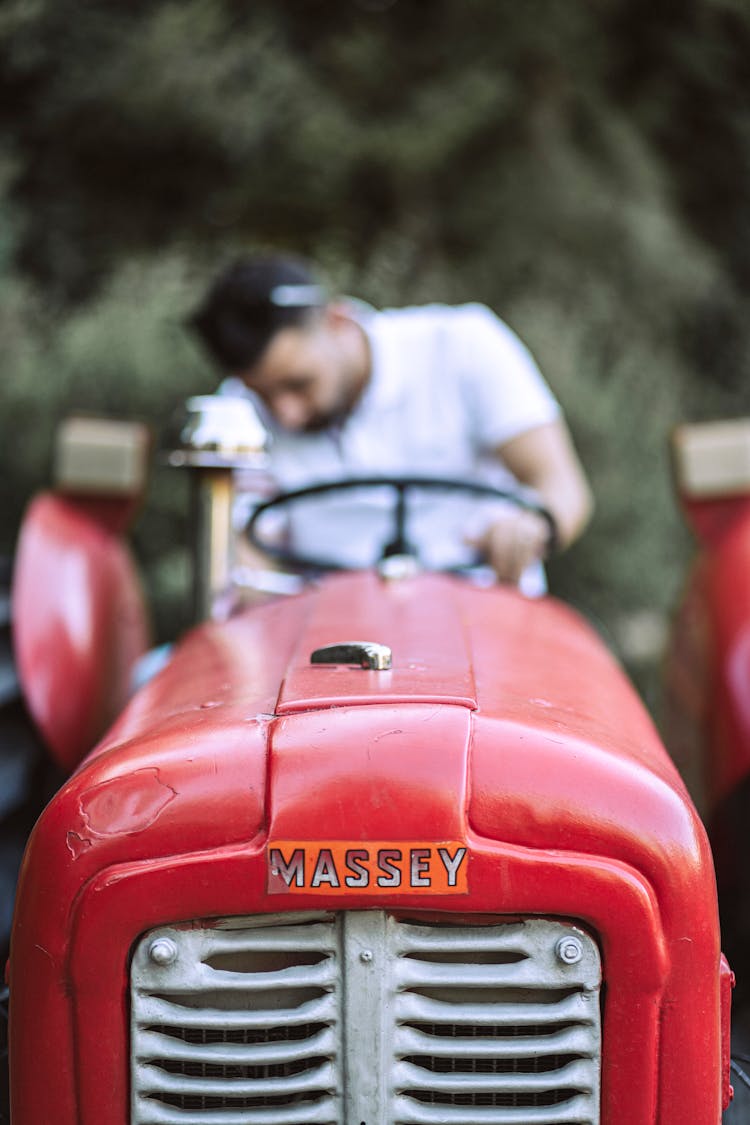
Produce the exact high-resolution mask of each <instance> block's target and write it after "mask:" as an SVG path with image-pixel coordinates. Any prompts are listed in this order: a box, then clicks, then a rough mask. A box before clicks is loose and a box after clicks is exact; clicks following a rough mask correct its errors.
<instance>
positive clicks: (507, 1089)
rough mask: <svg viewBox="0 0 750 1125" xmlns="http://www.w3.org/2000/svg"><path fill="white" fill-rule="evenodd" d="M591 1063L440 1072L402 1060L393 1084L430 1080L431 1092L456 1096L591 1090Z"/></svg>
mask: <svg viewBox="0 0 750 1125" xmlns="http://www.w3.org/2000/svg"><path fill="white" fill-rule="evenodd" d="M590 1072H591V1067H590V1066H588V1065H587V1064H586V1063H585V1062H578V1061H577V1062H574V1063H569V1064H568V1065H567V1066H564V1067H561V1068H559V1069H558V1070H555V1071H552V1072H549V1073H546V1074H526V1073H516V1074H512V1073H511V1074H461V1073H457V1072H455V1071H454V1072H453V1073H451V1074H439V1073H436V1072H435V1071H434V1070H430V1072H429V1074H428V1075H426V1074H425V1071H424V1070H423V1069H422V1068H421V1067H418V1066H414V1065H413V1064H411V1063H407V1062H400V1063H398V1064H397V1065H396V1067H395V1068H394V1075H393V1078H394V1084H395V1085H396V1086H397V1087H400V1088H401V1089H407V1088H416V1089H419V1088H420V1087H421V1086H423V1085H424V1084H425V1082H428V1083H429V1086H430V1091H431V1092H437V1093H440V1092H451V1093H454V1094H455V1095H456V1096H460V1095H463V1094H505V1093H507V1094H530V1093H535V1092H540V1091H555V1090H559V1089H570V1090H577V1091H579V1092H583V1093H590V1091H591V1088H592V1080H591V1073H590Z"/></svg>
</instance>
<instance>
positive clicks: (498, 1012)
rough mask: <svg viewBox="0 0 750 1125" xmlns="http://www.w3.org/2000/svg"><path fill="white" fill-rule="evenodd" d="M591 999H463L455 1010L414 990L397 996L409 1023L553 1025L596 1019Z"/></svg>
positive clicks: (567, 997)
mask: <svg viewBox="0 0 750 1125" xmlns="http://www.w3.org/2000/svg"><path fill="white" fill-rule="evenodd" d="M595 1000H596V997H593V998H592V1001H593V1002H592V1001H586V1000H584V998H583V996H582V995H581V994H575V995H572V996H566V997H564V998H563V999H562V1000H557V1001H553V1002H552V1003H547V1004H545V1003H544V1002H543V1001H542V999H541V998H539V997H535V999H534V1000H533V1001H531V1000H530V1001H528V1002H524V1003H520V1004H519V1003H515V1002H514V1003H506V1004H503V1003H497V1004H477V1003H472V1002H471V1001H469V1000H467V1001H466V1003H464V1004H463V1005H462V1006H461V1008H460V1010H459V1009H458V1007H457V1005H455V1004H446V1003H444V1002H443V1001H441V1000H433V999H432V998H430V997H426V996H420V995H419V994H418V993H405V994H404V995H403V997H401V998H400V1000H399V1015H400V1016H401V1018H402V1020H403V1022H407V1021H411V1022H413V1023H434V1024H439V1023H444V1024H463V1025H477V1026H479V1027H482V1026H489V1025H493V1026H498V1027H507V1026H517V1027H525V1026H542V1025H549V1026H550V1027H556V1026H559V1025H560V1024H561V1023H566V1022H569V1021H575V1022H576V1023H582V1024H583V1023H587V1024H595V1023H597V1022H598V1016H599V1011H598V1008H597V1005H596V1003H595Z"/></svg>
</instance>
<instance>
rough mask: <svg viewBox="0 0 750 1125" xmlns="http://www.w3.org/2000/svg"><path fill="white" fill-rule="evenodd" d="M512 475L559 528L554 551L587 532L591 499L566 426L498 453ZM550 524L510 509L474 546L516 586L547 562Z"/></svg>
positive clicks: (556, 425)
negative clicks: (541, 561) (531, 567)
mask: <svg viewBox="0 0 750 1125" xmlns="http://www.w3.org/2000/svg"><path fill="white" fill-rule="evenodd" d="M496 453H497V456H498V457H499V458H500V459H501V460H502V462H503V464H504V465H506V466H507V467H508V468H509V469H510V471H511V472H512V473H513V475H514V476H515V477H516V479H517V480H519V481H520V482H521V483H522V484H525V485H528V486H529V487H530V488H533V489H534V490H535V491H536V493H537V494H538V496H539V499H540V502H541V504H542V505H543V506H544V507H545V508H547V509H548V511H549V512H550V514H551V515H552V518H553V519H554V521H555V525H556V532H557V535H556V543H555V544H554V545H555V547H556V548H558V549H563V548H565V547H567V546H569V545H570V544H571V543H572V542H573V541H574V540H575V539H577V538H578V536H579V535H580V534H581V532H582V531H583V529H584V527H585V526H586V524H587V523H588V521H589V518H590V516H591V512H592V509H593V500H592V496H591V490H590V488H589V485H588V482H587V480H586V476H585V474H584V471H583V468H582V466H581V463H580V461H579V460H578V455H577V454H576V451H575V449H574V448H573V442H572V440H571V437H570V433H569V431H568V428H567V426H566V425H565V422H564V421H563V420H562V419H557V420H556V421H554V422H548V423H546V424H545V425H542V426H536V427H535V428H534V429H531V430H528V431H527V432H526V433H523V434H519V435H518V437H514V438H512V439H511V440H510V441H507V442H505V443H504V444H503V445H501V446H499V447H498V448H497V450H496ZM549 533H550V528H549V524H548V523H547V521H546V520H545V519H543V517H541V516H539V515H537V514H535V513H534V512H524V511H521V510H512V509H509V510H508V512H507V513H506V514H503V515H501V516H498V517H497V518H496V519H495V520H494V521H493V523H492V524H491V525H490V526H489V527H488V528H487V529H486V531H485V532H484V533H483V534H482V535H481V537H480V538H479V539H478V540H477V542H476V545H477V546H478V547H479V549H480V550H481V551H482V552H483V553H484V555H485V556H486V558H487V560H488V562H489V563H490V564H491V565H492V566H493V567H494V569H495V571H496V573H497V576H498V578H499V579H500V580H501V581H504V582H517V581H518V579H519V577H520V576H521V574H522V572H523V571H524V570H525V569H526V567H527V566H528V565H529V564H530V563H532V562H534V561H535V560H536V559H541V558H544V557H545V555H546V553H547V549H548V546H549V539H550V537H549Z"/></svg>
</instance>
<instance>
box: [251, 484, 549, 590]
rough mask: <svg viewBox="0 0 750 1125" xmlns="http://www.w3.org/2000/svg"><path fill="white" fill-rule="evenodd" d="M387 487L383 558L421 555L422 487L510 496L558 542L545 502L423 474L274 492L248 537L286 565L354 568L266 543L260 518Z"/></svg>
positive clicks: (258, 510)
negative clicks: (417, 539) (414, 533)
mask: <svg viewBox="0 0 750 1125" xmlns="http://www.w3.org/2000/svg"><path fill="white" fill-rule="evenodd" d="M383 487H390V488H392V489H393V491H394V494H395V495H394V507H393V530H392V535H391V538H390V540H389V541H388V542H387V543H385V544H384V545H383V548H382V551H381V559H387V558H390V557H391V556H393V555H414V556H415V557H416V558H417V559H418V558H419V554H418V552H417V550H416V549H415V548H414V547H413V546H412V545H411V544H410V543H409V542H408V541H407V538H406V512H407V494H408V493H409V491H410V490H412V489H420V490H424V491H428V492H464V493H468V494H469V495H471V496H484V497H490V498H492V499H495V500H507V501H509V502H510V503H511V504H514V505H515V506H516V507H518V508H520V509H521V510H522V511H526V512H535V513H536V514H537V515H539V516H541V517H542V519H544V520H545V521H546V522H547V524H548V525H549V529H550V536H549V537H550V543H551V544H554V540H555V535H556V531H557V527H556V524H555V520H554V518H553V516H552V515H551V513H550V512H549V511H548V510H547V509H546V508H544V507H543V506H542V505H541V504H536V503H534V502H533V501H530V500H526V499H525V498H524V497H522V496H519V495H518V494H517V493H515V492H508V491H506V490H505V489H502V488H496V487H495V486H494V485H491V484H483V483H481V482H479V481H468V480H461V479H459V478H458V477H419V476H414V477H402V476H398V477H396V476H394V477H387V476H373V477H356V478H355V477H346V478H344V479H342V480H333V481H326V482H323V483H321V484H313V485H309V486H307V487H306V488H296V489H293V490H291V491H288V492H278V493H277V494H276V495H275V496H272V497H271V499H270V500H266V501H264V502H263V503H262V504H259V505H258V507H257V508H256V509H255V511H254V512H253V514H252V516H251V517H250V519H249V520H248V523H247V527H246V529H245V531H246V534H247V537H248V539H249V541H250V543H251V544H252V545H253V546H254V547H256V548H257V549H258V550H260V551H262V552H263V553H264V554H266V555H267V556H269V557H270V558H272V559H274V560H275V561H276V562H279V563H281V564H283V565H284V566H288V567H309V568H310V569H313V570H351V569H352V567H350V566H346V565H344V564H342V563H340V562H337V561H336V560H335V559H328V558H325V557H320V556H313V555H309V554H307V553H305V552H302V551H295V550H290V549H287V548H284V547H276V546H272V545H269V544H268V543H264V542H263V540H262V539H261V538H260V536H259V534H258V521H259V520H260V518H261V516H263V515H264V513H266V512H268V511H270V510H271V509H273V508H280V507H284V506H285V505H287V504H293V503H294V502H295V501H297V500H302V499H305V498H307V497H309V496H322V495H325V494H327V493H329V492H344V491H347V490H349V489H353V488H383ZM449 569H451V570H455V569H459V570H460V569H462V568H460V567H459V568H455V567H451V568H449Z"/></svg>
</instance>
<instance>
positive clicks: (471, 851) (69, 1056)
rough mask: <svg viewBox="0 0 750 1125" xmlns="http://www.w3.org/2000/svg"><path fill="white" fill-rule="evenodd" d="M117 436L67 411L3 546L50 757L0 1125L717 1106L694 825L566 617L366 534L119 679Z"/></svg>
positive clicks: (222, 474)
mask: <svg viewBox="0 0 750 1125" xmlns="http://www.w3.org/2000/svg"><path fill="white" fill-rule="evenodd" d="M124 432H125V433H126V437H124V438H123V439H122V441H121V442H119V443H118V441H115V439H114V437H113V436H112V434H113V433H114V431H113V432H112V433H110V434H109V436H107V438H106V440H104V439H101V440H100V438H101V434H100V435H99V437H97V431H96V425H95V424H94V423H86V424H84V423H79V424H78V430H77V431H76V432H75V433H74V434H73V435H72V437H71V434H70V433H68V438H67V439H66V441H67V446H68V448H67V453H66V455H65V456H64V457H63V458H62V461H63V462H64V464H63V469H62V482H63V483H62V485H61V490H60V491H58V492H57V493H55V494H48V495H45V496H42V497H39V498H38V499H37V500H36V501H35V502H34V504H33V505H32V507H31V509H30V511H29V514H28V516H27V519H26V523H25V526H24V528H23V530H22V535H21V539H20V545H19V553H18V560H17V564H16V570H15V581H14V589H13V618H14V630H15V649H16V653H17V657H18V665H19V669H20V678H21V682H22V685H23V687H24V690H25V696H26V700H27V705H28V708H29V711H30V714H31V716H32V717H33V719H34V721H35V723H36V724H37V726H38V729H39V730H40V731H41V733H42V735H43V737H44V739H45V741H46V743H47V745H48V746H49V748H50V749H51V751H52V753H53V754H54V755H55V756H56V758H57V760H58V761H59V762H61V763H62V764H63V765H64V766H65V768H66V769H67V770H73V772H72V773H71V775H70V777H69V778H68V780H67V781H66V782H65V783H64V784H63V785H62V787H61V788H60V789H59V790H58V791H57V793H56V794H55V796H54V797H53V799H52V800H51V801H50V803H49V804H48V805H47V807H46V809H45V811H44V812H43V814H42V816H41V818H40V819H39V821H38V823H37V824H36V827H35V829H34V831H33V834H32V836H31V840H30V842H29V845H28V848H27V851H26V855H25V859H24V862H23V867H22V871H21V876H20V883H19V889H18V896H17V906H16V913H15V922H14V928H13V933H12V939H11V954H10V968H9V976H8V981H9V987H10V1071H11V1117H12V1122H13V1125H53V1123H54V1125H302V1123H305V1122H318V1123H329V1125H344V1123H345V1125H437V1123H444V1125H449V1123H453V1125H557V1123H560V1125H562V1123H566V1125H576V1123H577V1125H584V1123H585V1125H656V1123H658V1125H718V1122H719V1121H720V1119H721V1114H722V1108H723V1107H725V1106H726V1105H727V1104H728V1102H729V1098H730V1086H729V1076H730V1059H729V1009H730V988H731V974H730V972H729V968H728V966H727V964H726V962H725V961H724V960H723V958H722V956H721V951H720V944H719V924H718V917H717V903H716V889H715V880H714V869H713V863H712V858H711V853H710V850H709V845H708V841H707V838H706V834H705V832H704V829H703V826H702V823H701V821H700V819H699V817H698V814H697V813H696V811H695V808H694V806H693V803H692V801H691V799H690V797H689V796H688V794H687V791H686V789H685V787H684V785H683V783H682V781H681V779H680V777H679V775H678V773H677V771H676V769H675V767H674V765H673V764H672V761H671V760H670V758H669V757H668V755H667V754H666V752H665V750H664V749H663V747H662V745H661V743H660V741H659V738H658V736H657V734H656V732H655V729H654V727H653V725H652V723H651V721H650V719H649V718H648V716H647V714H646V713H645V711H644V709H643V707H642V705H641V704H640V702H639V700H638V698H637V697H636V695H635V693H634V691H633V689H632V688H631V686H630V685H629V683H628V682H627V680H626V679H625V677H624V675H623V673H622V672H621V670H620V669H619V667H618V666H617V664H616V663H615V661H614V660H613V659H612V657H611V656H610V655H609V653H608V652H607V651H606V650H605V648H604V646H603V645H602V643H601V641H600V640H599V638H598V637H597V636H596V635H595V633H594V632H593V631H592V630H591V629H590V628H589V627H588V626H587V625H586V623H585V622H584V621H583V620H581V618H580V617H578V616H577V615H576V614H575V613H574V612H572V611H571V610H570V609H569V608H567V607H566V606H564V605H562V604H560V603H559V602H557V601H555V600H554V599H552V598H543V599H538V600H528V599H526V598H524V597H522V596H521V595H520V594H518V593H517V592H516V591H514V590H512V589H508V588H502V587H499V586H491V587H488V588H480V587H478V586H475V585H472V584H471V583H470V582H469V581H467V580H466V579H465V578H463V577H461V576H457V575H454V574H437V573H422V572H420V571H419V570H418V568H417V567H416V566H415V565H414V562H413V559H412V560H411V562H410V563H409V562H407V561H406V560H405V559H404V558H403V556H402V555H401V557H399V552H396V553H394V551H393V550H392V549H391V550H389V551H388V552H387V554H388V558H387V559H386V560H385V564H384V565H382V566H375V567H373V568H372V570H369V571H365V572H357V573H330V574H323V575H319V576H318V577H317V578H316V580H315V581H314V582H312V583H311V584H310V585H309V586H308V587H307V588H305V589H304V590H302V591H301V592H299V593H297V594H294V595H293V596H291V597H288V598H281V597H278V598H272V599H271V598H269V599H266V600H265V601H262V602H261V603H260V604H256V605H254V606H252V607H250V608H247V609H244V610H243V609H240V610H238V611H237V612H234V613H231V614H226V615H225V618H226V619H223V620H213V621H211V620H208V621H205V622H203V623H200V624H197V625H196V627H195V628H194V629H192V631H190V632H189V633H188V635H187V636H186V637H185V638H184V639H183V640H182V641H181V642H180V643H179V644H178V645H177V646H176V647H175V648H174V650H173V651H172V653H171V654H170V657H169V659H168V660H167V661H166V663H165V664H164V666H163V667H162V668H161V670H160V671H158V672H157V673H156V675H155V676H153V677H152V678H150V679H149V680H148V682H146V683H145V684H144V685H143V686H142V687H141V688H140V689H139V690H138V691H137V692H136V693H135V695H133V696H132V698H130V700H129V702H127V703H125V697H126V696H127V694H128V684H129V681H130V674H131V670H132V666H133V664H134V662H135V661H136V659H137V658H138V657H139V656H140V654H141V653H142V652H143V651H144V650H145V648H146V645H147V633H146V630H145V626H144V621H145V617H144V613H143V605H142V600H141V598H140V595H139V592H138V586H137V582H136V578H135V572H134V570H133V567H132V565H131V562H130V559H129V556H128V554H127V551H126V549H125V547H124V545H123V541H122V530H123V527H124V525H125V522H126V517H127V515H128V513H129V508H130V501H129V499H128V497H129V496H130V494H131V491H132V483H133V482H132V477H133V473H132V472H131V468H132V466H131V465H130V462H131V461H132V460H133V458H134V457H135V452H136V451H135V448H134V447H135V446H137V445H138V443H139V441H140V439H139V438H137V436H136V437H134V432H130V434H129V436H127V435H128V432H127V431H124ZM206 435H207V431H206V429H205V427H204V428H203V429H202V428H201V426H200V425H195V426H193V427H192V428H191V429H190V430H189V433H188V436H187V437H186V438H185V441H184V443H183V448H182V449H181V450H180V451H179V452H178V456H177V457H176V458H175V459H176V460H177V461H180V462H181V463H183V464H186V465H189V466H191V467H192V471H193V472H194V473H195V477H196V480H197V482H198V483H197V486H196V498H197V499H196V509H195V513H196V514H195V523H196V525H197V530H198V534H199V540H200V541H199V545H198V552H197V559H198V565H197V568H196V572H197V575H198V580H199V581H198V589H197V596H196V604H198V605H209V604H210V602H211V599H212V597H213V595H214V594H215V593H216V590H217V583H218V585H221V581H223V579H221V575H226V571H227V562H226V559H227V554H228V551H229V547H228V542H229V540H228V514H227V513H228V511H229V507H230V502H229V501H228V499H227V496H228V491H227V489H228V484H227V482H228V481H229V479H230V475H231V468H232V466H233V465H235V463H236V459H235V456H234V455H235V454H236V453H237V450H236V449H234V450H232V449H228V448H222V447H221V445H220V443H218V442H217V441H216V440H214V439H213V438H211V437H210V435H209V436H206ZM65 444H66V443H65V442H64V445H65ZM94 447H96V448H94ZM113 449H115V450H116V451H118V455H119V462H120V467H119V469H117V470H116V469H115V467H114V465H113V461H115V460H117V458H115V457H113V456H112V450H113ZM239 452H240V453H241V454H243V455H244V454H247V450H244V451H243V450H240V451H239ZM240 459H242V458H240ZM92 466H93V467H92ZM448 483H449V484H450V485H451V486H452V487H458V486H459V484H460V482H448ZM358 484H359V485H360V486H361V484H362V482H358ZM380 486H381V487H382V482H380ZM94 487H95V488H96V491H97V494H96V495H93V494H92V490H93V489H94ZM388 487H393V488H394V490H395V494H396V500H395V501H394V507H395V509H396V510H397V516H398V519H397V521H396V523H397V527H396V532H395V534H394V537H393V540H392V542H391V544H390V546H391V548H392V546H393V543H398V542H399V539H401V540H403V539H404V534H403V531H404V522H403V519H404V510H405V509H407V508H408V504H409V493H410V491H411V490H412V489H413V488H414V487H415V483H414V482H413V481H412V482H405V481H399V482H390V483H389V485H388ZM118 494H119V498H118ZM321 537H322V540H323V541H325V532H324V530H322V532H321ZM217 575H218V576H219V577H218V578H217ZM123 705H124V709H123ZM110 724H112V725H110ZM730 1112H731V1111H730Z"/></svg>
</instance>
